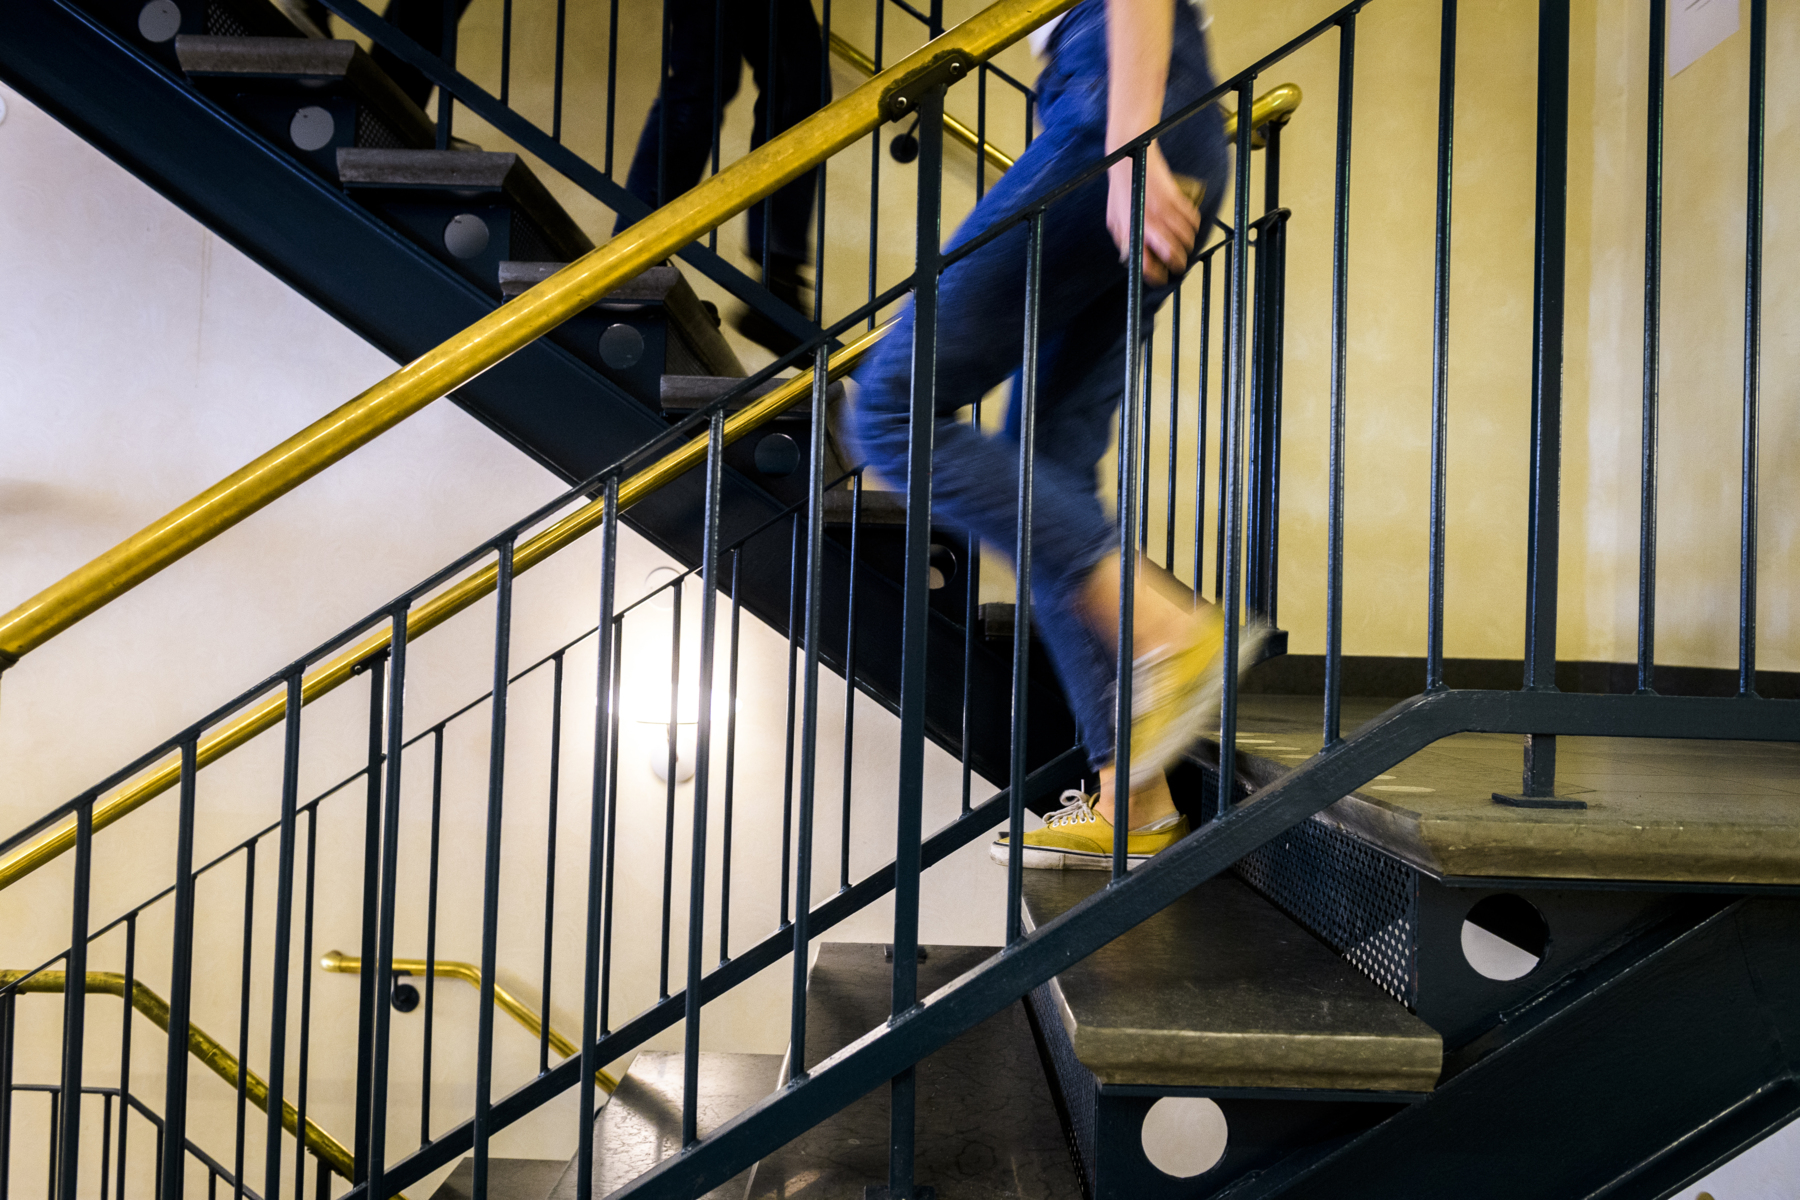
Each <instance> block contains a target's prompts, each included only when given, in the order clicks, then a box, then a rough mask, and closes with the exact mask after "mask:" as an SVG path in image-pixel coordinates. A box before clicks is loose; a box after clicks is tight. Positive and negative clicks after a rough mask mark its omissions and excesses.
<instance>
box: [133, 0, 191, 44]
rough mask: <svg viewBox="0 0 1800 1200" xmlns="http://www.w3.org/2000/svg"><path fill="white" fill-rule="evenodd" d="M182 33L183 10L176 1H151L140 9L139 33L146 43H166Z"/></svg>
mask: <svg viewBox="0 0 1800 1200" xmlns="http://www.w3.org/2000/svg"><path fill="white" fill-rule="evenodd" d="M180 32H181V8H180V6H179V5H177V4H176V3H175V0H150V3H148V4H146V5H144V7H142V8H140V9H138V33H139V34H141V35H142V36H143V39H144V40H145V41H146V42H166V41H168V40H169V39H170V38H172V37H174V36H175V35H176V34H178V33H180Z"/></svg>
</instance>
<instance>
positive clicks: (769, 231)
mask: <svg viewBox="0 0 1800 1200" xmlns="http://www.w3.org/2000/svg"><path fill="white" fill-rule="evenodd" d="M779 11H780V10H779V8H778V7H777V6H776V5H773V4H771V5H769V47H768V57H767V58H765V59H763V61H764V62H766V63H768V64H769V71H768V76H767V78H766V79H765V80H764V81H763V100H764V101H765V103H764V105H763V128H762V144H763V145H765V146H766V145H768V144H769V143H770V142H772V141H774V140H775V113H776V107H775V105H776V100H775V93H776V91H777V89H778V88H779V87H780V86H781V72H779V71H777V70H776V69H775V53H776V50H775V47H776V36H775V18H776V16H777V14H778V13H779ZM759 203H760V204H761V205H762V228H763V244H762V253H761V254H760V255H759V256H758V257H759V258H760V259H761V261H760V262H759V263H758V264H757V265H758V266H760V267H761V268H762V274H760V275H758V276H757V282H758V283H760V284H762V285H763V286H764V287H765V288H766V287H768V286H769V247H770V246H772V245H774V243H775V238H774V233H775V226H774V222H773V220H772V217H773V216H774V196H773V195H772V194H771V195H769V196H765V197H763V199H762V200H761V201H759ZM823 249H824V247H823V246H821V247H820V250H821V251H822V250H823ZM821 257H822V256H821ZM664 990H667V989H664Z"/></svg>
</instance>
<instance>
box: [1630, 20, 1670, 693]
mask: <svg viewBox="0 0 1800 1200" xmlns="http://www.w3.org/2000/svg"><path fill="white" fill-rule="evenodd" d="M1668 19H1669V15H1668V2H1667V0H1650V62H1649V76H1650V78H1649V85H1650V99H1649V104H1648V105H1647V106H1646V109H1645V113H1644V425H1643V430H1644V431H1643V440H1642V442H1641V443H1640V446H1639V452H1640V458H1639V477H1638V485H1639V489H1640V493H1639V498H1638V629H1637V634H1638V637H1637V691H1638V694H1639V695H1640V696H1648V695H1652V694H1654V693H1655V691H1656V679H1655V676H1656V492H1657V458H1658V441H1659V436H1660V435H1659V431H1658V424H1659V420H1658V418H1659V415H1660V414H1659V413H1658V409H1659V407H1660V404H1661V399H1662V208H1663V92H1664V88H1665V86H1666V83H1667V79H1668V66H1669V61H1668V59H1669V56H1668V45H1667V34H1668Z"/></svg>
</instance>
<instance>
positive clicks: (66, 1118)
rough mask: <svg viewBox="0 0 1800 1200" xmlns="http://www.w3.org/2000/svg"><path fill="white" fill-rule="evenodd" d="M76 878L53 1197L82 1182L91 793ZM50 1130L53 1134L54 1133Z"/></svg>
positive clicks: (69, 1197)
mask: <svg viewBox="0 0 1800 1200" xmlns="http://www.w3.org/2000/svg"><path fill="white" fill-rule="evenodd" d="M74 875H75V878H74V879H73V880H71V881H70V886H69V910H70V914H69V952H68V954H67V955H66V956H65V958H64V960H63V966H64V969H65V974H64V976H63V1028H62V1034H63V1047H62V1095H63V1102H64V1105H65V1108H64V1112H63V1125H62V1137H61V1139H60V1140H57V1141H56V1143H55V1145H54V1146H53V1147H52V1149H51V1153H52V1155H53V1156H54V1161H58V1162H59V1165H57V1166H56V1168H55V1170H53V1171H52V1173H51V1179H52V1180H53V1181H55V1184H56V1187H55V1191H54V1195H55V1197H56V1200H76V1195H75V1193H76V1189H77V1187H78V1185H79V1184H80V1182H81V1074H82V1055H83V1051H84V1050H85V1049H86V1045H87V1038H86V1033H87V963H88V902H89V900H90V898H91V893H92V888H91V884H92V881H93V876H94V797H93V796H86V797H83V798H82V800H81V802H80V803H79V804H77V805H76V807H75V871H74ZM53 1136H54V1135H53Z"/></svg>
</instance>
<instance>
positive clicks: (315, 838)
mask: <svg viewBox="0 0 1800 1200" xmlns="http://www.w3.org/2000/svg"><path fill="white" fill-rule="evenodd" d="M318 866H319V810H318V808H317V807H316V806H314V807H311V808H308V809H307V810H306V900H305V908H304V913H305V916H304V918H303V920H302V921H301V925H300V962H301V964H302V969H301V971H300V1046H299V1054H300V1063H299V1072H298V1077H297V1078H296V1079H295V1080H294V1119H295V1128H297V1129H305V1128H306V1075H307V1067H308V1065H309V1064H310V1062H311V1059H312V1055H311V1051H312V971H311V970H309V969H307V968H310V967H311V966H312V954H313V884H314V882H316V880H317V878H318ZM318 1174H319V1190H320V1191H321V1192H325V1193H328V1192H329V1188H330V1182H329V1179H330V1173H329V1172H328V1171H326V1170H325V1164H324V1163H322V1162H321V1163H319V1164H318ZM305 1195H306V1154H305V1152H304V1150H303V1149H302V1148H300V1147H296V1148H295V1150H294V1200H301V1198H302V1197H304V1196H305ZM119 1200H125V1197H124V1196H123V1195H120V1197H119Z"/></svg>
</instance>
